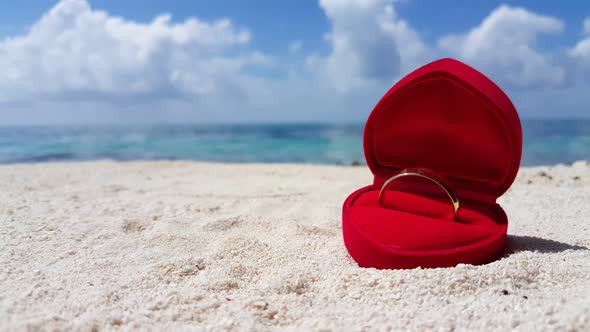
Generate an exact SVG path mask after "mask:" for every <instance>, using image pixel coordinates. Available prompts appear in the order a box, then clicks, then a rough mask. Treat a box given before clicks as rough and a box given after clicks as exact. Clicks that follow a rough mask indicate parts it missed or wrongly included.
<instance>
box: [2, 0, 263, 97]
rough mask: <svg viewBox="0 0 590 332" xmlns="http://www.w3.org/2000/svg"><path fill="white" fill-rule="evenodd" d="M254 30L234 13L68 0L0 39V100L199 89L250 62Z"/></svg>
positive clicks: (211, 89)
mask: <svg viewBox="0 0 590 332" xmlns="http://www.w3.org/2000/svg"><path fill="white" fill-rule="evenodd" d="M249 40H250V33H249V31H247V30H245V29H239V28H237V27H235V26H234V25H233V23H232V22H231V21H230V20H228V19H222V20H218V21H215V22H210V23H207V22H202V21H199V20H198V19H195V18H190V19H188V20H186V21H184V22H182V23H173V22H172V21H171V17H170V16H169V15H160V16H158V17H156V18H155V19H154V20H153V21H152V22H150V23H146V24H144V23H137V22H133V21H129V20H126V19H124V18H120V17H113V16H109V14H108V13H106V12H104V11H99V10H93V9H92V8H90V6H89V4H88V3H87V2H86V1H85V0H63V1H61V2H60V3H58V4H57V5H56V6H55V7H54V8H52V9H51V10H50V11H49V12H47V13H46V14H45V15H44V16H43V17H42V18H41V19H40V20H39V21H38V22H36V23H35V24H34V25H33V26H32V27H31V29H30V31H28V33H27V34H25V35H23V36H18V37H13V38H8V39H5V40H3V41H0V100H4V101H10V100H19V99H31V98H37V97H42V98H65V97H68V98H75V97H76V96H80V97H82V98H94V97H105V96H107V97H110V98H126V97H130V96H131V97H132V96H138V95H141V96H160V97H166V96H174V95H179V94H190V95H201V94H211V93H215V92H216V91H218V90H219V89H220V88H221V87H222V85H223V84H225V82H227V81H228V80H231V77H233V76H234V75H237V74H240V72H241V71H242V69H243V68H245V67H246V66H249V65H259V64H266V63H268V61H269V60H268V58H267V57H265V56H264V55H262V54H260V53H257V52H240V51H241V50H242V49H243V48H244V46H245V45H247V44H248V42H249Z"/></svg>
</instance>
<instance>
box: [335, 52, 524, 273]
mask: <svg viewBox="0 0 590 332" xmlns="http://www.w3.org/2000/svg"><path fill="white" fill-rule="evenodd" d="M364 136H365V137H364V149H365V157H366V159H367V164H368V166H369V168H370V169H371V171H372V172H373V174H374V176H375V178H374V183H373V185H372V186H368V187H366V188H363V189H360V190H359V191H357V192H355V193H353V194H351V195H350V196H349V198H348V199H347V200H346V202H345V203H344V207H343V234H344V241H345V244H346V247H347V249H348V251H349V252H350V254H351V256H352V257H353V258H354V259H355V260H356V261H357V262H358V263H359V265H361V266H366V267H377V268H412V267H418V266H422V267H439V266H440V267H442V266H454V265H456V264H458V263H472V264H480V263H485V262H488V261H490V260H493V259H494V258H495V257H497V255H498V254H499V253H500V252H501V250H502V248H503V246H504V242H505V238H506V229H507V222H508V221H507V218H506V215H505V214H504V212H503V210H502V208H501V207H500V206H499V205H497V204H496V199H497V197H499V196H500V195H502V193H504V192H505V191H506V190H507V189H508V188H509V187H510V185H511V184H512V182H513V180H514V178H515V176H516V173H517V171H518V167H519V164H520V155H521V149H522V133H521V127H520V121H519V119H518V115H517V113H516V110H515V109H514V106H513V105H512V103H511V102H510V100H509V99H508V97H507V96H506V95H505V94H504V93H503V92H502V90H500V88H498V87H497V86H496V85H495V84H494V83H493V82H492V81H490V80H489V79H488V78H486V77H485V76H484V75H483V74H481V73H479V72H477V71H476V70H475V69H473V68H471V67H469V66H467V65H465V64H463V63H461V62H459V61H456V60H452V59H442V60H439V61H435V62H433V63H431V64H428V65H426V66H424V67H422V68H419V69H417V70H416V71H414V72H413V73H411V74H409V75H408V76H406V77H405V78H404V79H402V80H401V81H400V82H398V83H397V84H396V85H395V86H394V87H393V88H392V89H391V90H389V91H388V92H387V94H386V95H385V96H384V97H383V98H382V99H381V101H380V102H379V103H378V104H377V105H376V106H375V108H374V110H373V112H372V113H371V115H370V117H369V119H368V121H367V124H366V126H365V134H364ZM403 168H426V169H428V170H430V171H432V172H434V173H438V174H440V175H442V176H444V177H445V178H446V179H447V180H448V181H449V182H450V185H451V186H452V187H453V189H454V191H455V192H456V194H457V196H458V197H459V199H460V202H461V208H460V209H459V212H458V214H457V217H456V220H453V218H452V217H453V211H452V205H451V203H450V201H448V198H447V197H446V196H445V195H444V192H442V191H440V189H439V188H438V187H436V186H435V185H433V184H432V183H429V182H428V181H425V180H423V179H418V178H404V180H403V181H400V183H399V184H396V186H395V190H396V191H391V192H388V193H387V195H386V197H385V203H386V206H387V207H388V208H383V207H380V206H379V204H378V200H377V198H378V190H379V189H380V188H381V185H382V184H383V182H384V181H385V180H387V179H388V178H389V177H390V176H392V175H393V174H395V173H396V172H398V171H399V170H400V169H403Z"/></svg>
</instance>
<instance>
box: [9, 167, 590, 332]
mask: <svg viewBox="0 0 590 332" xmlns="http://www.w3.org/2000/svg"><path fill="white" fill-rule="evenodd" d="M370 181H371V174H370V172H369V170H368V169H367V168H366V167H356V168H353V167H326V166H301V165H224V164H204V163H192V162H136V163H114V162H90V163H64V164H61V163H50V164H37V165H4V166H0V202H1V203H0V329H1V330H14V329H17V330H25V329H32V330H35V329H42V330H52V329H60V330H61V329H73V330H90V329H94V330H105V329H106V330H112V329H125V330H126V329H134V328H138V329H142V330H145V329H150V330H151V329H153V330H164V329H168V330H171V329H174V330H178V329H185V330H188V329H191V330H195V329H196V330H204V329H207V330H219V329H232V330H266V329H271V330H272V329H279V328H286V329H290V330H302V329H303V330H330V329H334V330H360V329H363V328H365V329H367V328H368V329H379V330H386V329H393V330H399V329H412V330H425V329H431V328H433V329H437V330H453V329H455V330H467V329H469V330H473V329H486V330H488V329H489V330H500V331H502V330H507V329H516V330H522V331H531V330H566V329H569V330H579V331H584V330H585V331H589V330H590V250H588V247H590V165H589V164H588V163H586V162H579V163H576V164H574V165H573V166H555V167H550V168H548V167H542V168H532V169H523V170H521V173H520V175H519V178H518V180H517V181H516V182H515V184H514V185H513V186H512V188H511V190H510V191H509V192H508V193H507V194H506V195H504V197H502V198H501V203H502V206H503V207H504V209H505V210H506V212H507V213H508V215H509V220H510V226H509V234H510V238H509V246H508V249H507V253H506V255H505V258H503V259H501V260H499V261H497V262H494V263H491V264H488V265H485V266H469V265H462V266H459V267H456V268H448V269H429V270H423V269H416V270H406V271H401V270H398V271H395V270H392V271H379V270H374V269H362V268H359V267H358V266H357V265H356V264H355V263H354V261H353V260H352V259H351V258H350V257H349V256H348V253H347V252H346V249H345V248H344V244H343V242H342V234H341V220H340V217H341V210H340V209H341V204H342V202H343V201H344V199H345V198H346V196H347V195H348V194H349V193H350V192H352V191H353V190H354V189H356V188H358V187H361V186H363V185H366V184H368V183H370Z"/></svg>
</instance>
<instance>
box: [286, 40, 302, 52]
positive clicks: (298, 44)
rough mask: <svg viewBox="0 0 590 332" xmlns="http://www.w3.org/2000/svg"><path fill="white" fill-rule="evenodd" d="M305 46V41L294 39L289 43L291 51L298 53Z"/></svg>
mask: <svg viewBox="0 0 590 332" xmlns="http://www.w3.org/2000/svg"><path fill="white" fill-rule="evenodd" d="M302 48H303V41H301V40H294V41H292V42H291V43H290V44H289V53H298V52H299V51H301V49H302Z"/></svg>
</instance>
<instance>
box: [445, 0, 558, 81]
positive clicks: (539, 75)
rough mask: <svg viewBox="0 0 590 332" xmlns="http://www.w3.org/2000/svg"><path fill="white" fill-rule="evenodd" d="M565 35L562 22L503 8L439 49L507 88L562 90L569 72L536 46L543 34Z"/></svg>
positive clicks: (446, 42)
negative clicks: (562, 33)
mask: <svg viewBox="0 0 590 332" xmlns="http://www.w3.org/2000/svg"><path fill="white" fill-rule="evenodd" d="M562 31H563V22H561V21H560V20H559V19H556V18H554V17H550V16H543V15H539V14H535V13H532V12H530V11H527V10H526V9H524V8H515V7H510V6H506V5H502V6H500V7H498V8H497V9H495V10H494V11H492V12H491V13H490V15H489V16H488V17H486V18H485V19H484V20H483V21H482V23H481V24H480V25H479V26H477V27H475V28H473V29H471V30H470V31H469V32H467V33H466V34H462V35H453V36H446V37H443V38H441V39H440V41H439V46H440V47H441V48H442V49H443V50H444V51H446V52H448V53H449V54H451V55H453V56H456V57H458V58H459V59H461V60H464V61H466V62H468V63H470V64H472V65H474V66H476V67H477V68H481V69H482V70H483V71H484V72H486V73H488V74H489V75H490V76H492V77H493V78H494V79H497V80H498V81H500V82H503V83H505V84H509V85H512V86H516V87H531V86H543V85H553V86H558V85H561V84H563V83H564V81H565V79H566V77H565V76H566V71H565V68H564V66H563V65H560V64H555V63H553V62H552V61H551V57H550V56H548V55H546V54H543V53H542V52H541V51H539V50H538V49H537V48H536V42H537V39H538V38H539V36H540V35H542V34H557V33H560V32H562Z"/></svg>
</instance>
